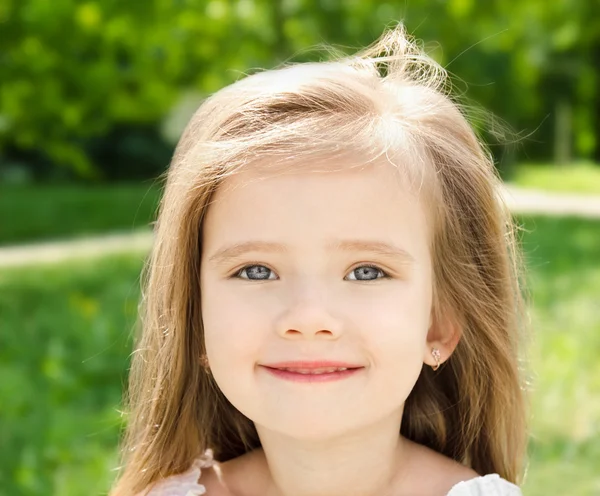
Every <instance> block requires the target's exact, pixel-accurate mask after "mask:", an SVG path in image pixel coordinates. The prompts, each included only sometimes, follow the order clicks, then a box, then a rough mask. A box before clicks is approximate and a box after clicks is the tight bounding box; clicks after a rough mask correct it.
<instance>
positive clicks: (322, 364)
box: [263, 360, 363, 370]
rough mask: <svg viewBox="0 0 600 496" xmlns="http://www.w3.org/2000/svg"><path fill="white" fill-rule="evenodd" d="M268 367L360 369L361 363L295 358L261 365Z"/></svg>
mask: <svg viewBox="0 0 600 496" xmlns="http://www.w3.org/2000/svg"><path fill="white" fill-rule="evenodd" d="M263 367H267V368H270V369H284V368H285V369H299V370H314V369H325V368H332V367H335V368H345V369H360V368H363V365H357V364H353V363H348V362H336V361H331V360H311V361H308V360H295V361H291V362H277V363H269V364H265V365H263Z"/></svg>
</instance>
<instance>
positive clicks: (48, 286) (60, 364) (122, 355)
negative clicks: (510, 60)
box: [0, 217, 600, 496]
mask: <svg viewBox="0 0 600 496" xmlns="http://www.w3.org/2000/svg"><path fill="white" fill-rule="evenodd" d="M524 225H525V228H526V229H527V231H529V232H525V233H524V235H523V244H524V247H525V249H526V253H527V262H528V266H529V268H530V275H529V281H530V287H531V295H532V301H533V307H532V318H533V322H534V330H535V336H536V338H535V341H534V345H533V347H532V353H531V359H532V365H531V368H532V370H533V371H534V372H535V376H534V378H533V381H532V382H533V386H532V390H533V405H532V406H533V442H532V444H531V449H530V454H531V463H530V469H529V474H528V479H527V483H526V485H525V487H524V495H525V496H547V495H549V494H569V495H571V496H587V495H591V494H596V493H597V490H598V487H600V478H599V476H598V471H597V467H598V466H600V401H599V398H600V382H599V378H600V365H599V363H598V360H597V357H598V355H599V354H600V314H598V312H597V295H598V294H599V293H600V266H599V264H598V253H600V236H598V232H600V223H599V222H598V221H591V220H578V219H568V218H564V219H560V218H543V217H537V218H525V219H524ZM142 262H143V257H142V255H141V254H130V255H127V256H119V257H108V258H104V259H100V260H96V261H93V262H90V261H88V262H76V263H74V262H70V263H68V264H63V265H58V266H50V267H41V266H40V267H29V268H26V269H23V268H21V269H6V270H3V271H2V272H0V315H2V319H1V320H0V375H1V377H2V378H3V380H2V381H0V397H2V398H3V399H4V400H3V407H2V409H1V410H0V416H1V418H0V445H2V447H3V450H2V454H0V457H1V462H0V488H2V489H1V490H0V493H1V494H7V495H8V494H10V495H13V494H28V495H32V496H33V495H40V496H41V495H60V496H79V495H81V494H92V493H97V494H100V493H102V492H103V491H106V490H107V488H108V486H109V485H110V482H111V480H112V479H113V477H114V475H115V473H114V472H113V471H112V470H113V469H114V468H115V467H116V466H117V463H118V462H117V449H116V446H117V441H118V436H119V431H120V429H121V428H122V426H123V420H122V418H121V416H120V413H119V408H120V407H119V404H120V398H121V390H122V387H123V385H124V384H125V380H126V373H127V367H128V363H129V356H130V353H131V331H132V329H133V325H134V320H135V315H136V307H137V301H138V297H139V294H140V293H139V273H140V269H141V267H142Z"/></svg>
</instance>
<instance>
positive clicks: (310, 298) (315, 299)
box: [275, 293, 342, 339]
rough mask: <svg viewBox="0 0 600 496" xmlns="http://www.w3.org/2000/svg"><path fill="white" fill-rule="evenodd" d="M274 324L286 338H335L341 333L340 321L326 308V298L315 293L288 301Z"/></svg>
mask: <svg viewBox="0 0 600 496" xmlns="http://www.w3.org/2000/svg"><path fill="white" fill-rule="evenodd" d="M275 325H276V329H277V332H278V334H280V335H281V336H282V337H285V338H287V339H290V338H296V339H301V338H304V339H313V338H320V339H337V338H338V337H339V336H340V335H341V333H342V322H341V320H340V319H339V318H336V317H335V316H334V315H333V314H332V313H331V310H330V308H329V309H328V304H327V298H325V297H323V295H321V294H316V293H313V294H312V295H310V294H309V295H305V296H303V297H300V298H296V299H294V301H292V302H290V303H288V304H287V305H286V307H285V309H284V310H283V312H282V313H281V314H280V315H279V317H278V318H277V319H276V322H275Z"/></svg>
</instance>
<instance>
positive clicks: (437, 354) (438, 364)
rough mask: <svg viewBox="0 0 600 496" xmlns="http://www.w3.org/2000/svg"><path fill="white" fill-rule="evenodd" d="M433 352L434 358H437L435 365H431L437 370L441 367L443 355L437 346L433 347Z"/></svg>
mask: <svg viewBox="0 0 600 496" xmlns="http://www.w3.org/2000/svg"><path fill="white" fill-rule="evenodd" d="M431 354H432V355H433V358H434V359H435V367H433V366H432V367H431V368H432V369H433V370H437V369H439V368H440V359H441V357H442V355H441V353H440V350H438V349H437V348H433V349H432V350H431Z"/></svg>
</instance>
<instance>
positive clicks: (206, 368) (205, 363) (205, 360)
mask: <svg viewBox="0 0 600 496" xmlns="http://www.w3.org/2000/svg"><path fill="white" fill-rule="evenodd" d="M200 363H201V364H202V368H204V371H205V372H206V373H207V374H210V364H209V363H208V357H207V356H206V353H202V355H200Z"/></svg>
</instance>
